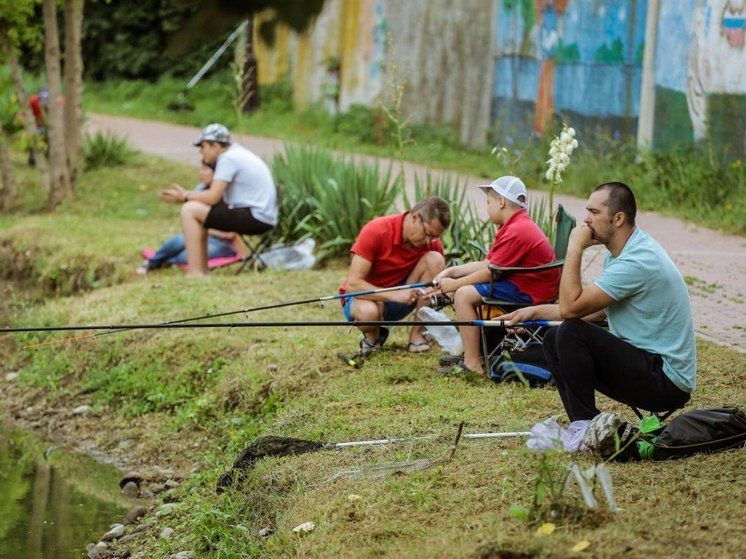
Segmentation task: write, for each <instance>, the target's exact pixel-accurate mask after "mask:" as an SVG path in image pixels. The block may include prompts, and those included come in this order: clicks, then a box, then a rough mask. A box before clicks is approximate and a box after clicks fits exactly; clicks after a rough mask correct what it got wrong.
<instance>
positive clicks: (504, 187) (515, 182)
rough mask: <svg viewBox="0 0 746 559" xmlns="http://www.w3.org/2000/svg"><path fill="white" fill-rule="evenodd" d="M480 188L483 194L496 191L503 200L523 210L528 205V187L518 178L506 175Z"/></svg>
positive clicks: (481, 185)
mask: <svg viewBox="0 0 746 559" xmlns="http://www.w3.org/2000/svg"><path fill="white" fill-rule="evenodd" d="M479 188H481V189H482V191H483V192H487V191H488V190H494V191H495V192H497V193H498V194H499V195H500V196H502V197H503V198H506V199H507V200H510V201H511V202H515V203H516V204H518V205H519V206H521V207H522V208H525V207H526V205H527V200H528V193H527V192H526V185H525V184H523V181H522V180H521V179H519V178H518V177H514V176H511V175H505V176H504V177H500V178H499V179H496V180H494V181H492V182H491V183H490V184H480V185H479ZM521 197H523V199H522V200H521Z"/></svg>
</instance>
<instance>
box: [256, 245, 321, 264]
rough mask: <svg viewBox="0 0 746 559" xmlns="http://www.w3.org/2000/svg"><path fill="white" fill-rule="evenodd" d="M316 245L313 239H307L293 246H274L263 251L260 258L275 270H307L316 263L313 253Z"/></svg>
mask: <svg viewBox="0 0 746 559" xmlns="http://www.w3.org/2000/svg"><path fill="white" fill-rule="evenodd" d="M315 246H316V242H315V241H314V240H313V239H306V240H305V241H303V242H300V243H298V244H295V245H291V246H277V247H272V248H271V249H269V250H268V251H266V252H263V253H262V254H261V255H260V256H259V260H261V261H262V262H263V263H264V264H266V265H267V266H268V267H270V268H272V269H273V270H306V269H308V268H311V267H313V265H314V264H315V263H316V257H315V256H314V255H313V249H314V247H315Z"/></svg>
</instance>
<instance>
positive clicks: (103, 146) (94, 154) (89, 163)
mask: <svg viewBox="0 0 746 559" xmlns="http://www.w3.org/2000/svg"><path fill="white" fill-rule="evenodd" d="M133 155H134V150H133V149H132V148H131V147H130V146H129V144H128V143H127V140H125V139H124V138H121V137H119V136H115V135H114V134H110V133H108V132H106V133H102V132H96V133H95V134H93V135H91V134H86V136H85V138H83V157H84V158H85V165H86V169H97V168H99V167H115V166H117V165H124V164H125V163H127V162H128V161H129V160H130V159H131V158H132V156H133Z"/></svg>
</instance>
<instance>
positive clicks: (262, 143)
mask: <svg viewBox="0 0 746 559" xmlns="http://www.w3.org/2000/svg"><path fill="white" fill-rule="evenodd" d="M88 129H89V131H92V132H95V131H109V132H112V133H114V134H117V135H119V136H124V137H126V138H127V139H128V140H129V142H130V144H131V145H132V146H133V147H134V148H136V149H138V150H140V151H143V152H145V153H149V154H153V155H158V156H161V157H165V158H168V159H173V160H177V161H182V162H186V163H191V164H194V165H196V164H197V163H198V161H199V154H198V152H197V150H196V149H195V148H194V147H192V145H191V142H192V140H193V138H195V137H196V136H197V133H198V129H196V128H193V127H190V126H180V125H175V124H167V123H163V122H154V121H146V120H139V119H134V118H125V117H115V116H109V115H102V114H94V115H90V117H89V120H88ZM237 140H238V141H240V142H241V143H242V144H244V145H245V146H247V147H248V148H250V149H251V150H253V151H254V152H256V153H257V154H259V155H260V156H262V157H263V158H265V159H266V160H270V159H271V158H272V157H273V156H274V154H275V153H277V152H279V151H282V149H283V143H284V142H282V141H280V140H276V139H272V138H264V137H260V136H243V135H239V136H237ZM356 157H358V158H360V159H364V160H369V161H372V160H374V159H375V158H373V157H369V156H356ZM380 163H381V165H388V164H389V163H390V160H380ZM405 172H406V173H407V177H408V180H407V184H408V185H409V186H410V188H411V185H412V184H413V181H412V180H411V178H412V177H413V176H414V174H415V173H423V174H424V173H425V168H424V167H422V166H420V165H414V164H410V163H405ZM463 178H465V179H466V180H467V184H470V185H472V184H473V185H477V184H482V183H484V182H485V181H484V179H483V178H479V177H463ZM603 178H604V177H599V180H602V179H603ZM609 178H613V177H609ZM588 186H589V189H590V188H591V187H592V186H593V185H588ZM631 186H632V187H633V188H634V187H635V185H631ZM544 194H545V193H543V192H541V191H531V193H530V195H532V196H543V195H544ZM468 197H469V199H470V200H472V201H473V202H474V203H475V204H476V207H478V208H480V209H481V213H482V215H484V204H483V203H482V195H481V193H480V192H479V191H478V190H477V189H471V191H470V192H469V196H468ZM556 199H557V201H558V202H559V203H561V204H563V205H564V206H565V208H566V209H567V210H568V211H569V212H570V213H571V214H573V215H575V216H576V217H577V218H578V220H579V221H580V220H582V218H583V213H584V206H585V200H583V199H579V198H575V197H571V196H564V195H559V196H557V197H556ZM638 224H639V225H640V226H641V227H642V228H643V229H645V230H646V231H648V232H649V233H650V234H651V235H653V237H655V238H656V239H657V240H658V241H659V242H660V243H661V244H662V245H663V247H664V248H665V249H666V250H667V251H668V252H669V254H671V256H672V258H673V259H674V261H675V262H676V264H677V265H678V266H679V269H680V270H681V272H682V274H684V277H685V279H686V281H687V284H688V285H689V294H690V296H691V300H692V307H693V310H694V319H695V327H696V329H697V333H698V334H699V335H701V336H703V337H705V338H708V339H711V340H713V341H716V342H719V343H722V344H725V345H728V346H730V347H732V348H734V349H736V350H737V351H739V352H742V353H744V352H746V320H745V319H744V314H745V313H746V282H744V279H743V278H744V277H746V238H742V237H736V236H733V235H725V234H723V233H719V232H717V231H714V230H711V229H707V228H704V227H701V226H695V225H692V224H690V223H687V222H684V221H682V220H679V219H675V218H671V217H666V216H663V215H660V214H658V213H655V212H640V214H639V217H638ZM597 251H598V252H600V249H597ZM587 252H588V253H589V254H587V263H586V264H584V266H585V271H584V279H585V280H586V281H590V280H591V279H592V278H593V277H594V276H595V275H597V274H598V272H599V271H600V269H601V264H602V256H600V255H598V256H597V257H594V253H592V252H591V251H587Z"/></svg>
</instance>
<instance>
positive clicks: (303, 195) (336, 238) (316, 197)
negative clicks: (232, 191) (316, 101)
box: [273, 146, 400, 255]
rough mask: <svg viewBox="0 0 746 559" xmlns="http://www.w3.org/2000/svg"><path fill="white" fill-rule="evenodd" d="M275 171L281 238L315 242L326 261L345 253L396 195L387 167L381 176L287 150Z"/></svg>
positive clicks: (323, 153) (323, 154)
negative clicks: (312, 239)
mask: <svg viewBox="0 0 746 559" xmlns="http://www.w3.org/2000/svg"><path fill="white" fill-rule="evenodd" d="M273 171H274V174H275V179H276V181H277V184H278V185H279V187H280V190H281V195H280V198H281V203H280V215H281V218H280V223H279V231H280V234H281V236H282V237H283V238H284V239H286V240H295V239H299V238H305V237H313V238H314V239H315V240H316V242H317V243H318V246H319V248H320V250H321V252H322V253H324V254H326V255H330V254H340V253H343V252H345V251H347V250H349V248H350V246H352V243H353V241H354V240H355V237H357V235H358V233H359V232H360V229H362V227H363V226H364V225H365V224H366V223H367V222H368V221H370V220H371V219H373V218H374V217H378V216H381V215H385V214H386V213H388V212H389V211H390V210H391V208H392V206H393V204H394V201H395V200H396V198H397V196H398V194H399V185H400V181H399V180H398V179H397V180H392V177H391V168H390V167H389V168H388V169H387V170H385V171H381V169H380V168H379V167H378V166H377V165H375V164H368V163H361V162H357V163H356V162H355V161H353V160H352V159H350V158H346V157H343V156H339V155H335V154H334V153H332V152H330V151H328V150H325V149H321V148H315V147H306V146H301V147H290V146H286V148H285V154H284V155H279V156H276V157H275V160H274V162H273Z"/></svg>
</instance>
